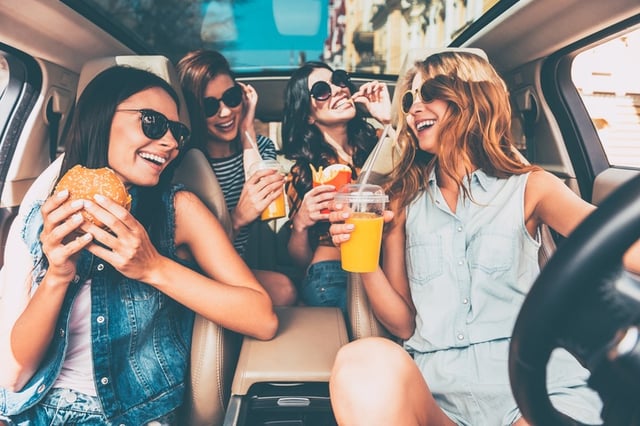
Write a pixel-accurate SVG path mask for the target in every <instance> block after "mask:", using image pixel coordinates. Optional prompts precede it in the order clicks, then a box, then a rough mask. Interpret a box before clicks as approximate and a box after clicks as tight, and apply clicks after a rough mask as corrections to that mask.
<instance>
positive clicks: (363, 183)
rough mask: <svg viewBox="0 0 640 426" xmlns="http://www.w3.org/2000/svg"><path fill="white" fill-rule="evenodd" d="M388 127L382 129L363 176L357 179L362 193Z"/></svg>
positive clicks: (388, 125)
mask: <svg viewBox="0 0 640 426" xmlns="http://www.w3.org/2000/svg"><path fill="white" fill-rule="evenodd" d="M390 127H391V125H390V124H387V125H386V126H384V129H382V134H381V135H380V139H378V143H377V144H376V146H374V147H373V151H372V152H371V157H370V159H369V164H368V165H367V168H366V170H365V171H364V174H363V175H361V176H362V178H361V179H358V183H360V184H361V186H360V191H362V188H363V187H364V185H365V184H366V183H367V181H368V180H369V175H370V174H371V169H373V165H374V164H375V162H376V158H378V154H380V151H382V141H383V140H384V138H385V137H386V136H387V133H389V128H390Z"/></svg>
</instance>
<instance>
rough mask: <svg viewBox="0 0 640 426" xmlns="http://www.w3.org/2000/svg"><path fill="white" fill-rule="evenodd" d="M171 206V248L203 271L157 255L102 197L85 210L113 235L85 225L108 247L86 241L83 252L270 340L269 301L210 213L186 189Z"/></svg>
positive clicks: (138, 227) (126, 217)
mask: <svg viewBox="0 0 640 426" xmlns="http://www.w3.org/2000/svg"><path fill="white" fill-rule="evenodd" d="M105 209H108V210H109V211H110V212H111V213H109V211H107V210H105ZM175 209H176V247H179V246H184V247H186V248H188V250H189V252H190V253H191V254H192V255H193V257H194V259H195V260H196V262H197V263H198V265H199V266H200V267H201V268H202V270H203V271H204V274H205V275H202V274H200V273H198V272H196V271H193V270H191V269H189V268H187V267H184V266H182V265H181V264H179V263H177V262H175V261H173V260H171V259H169V258H166V257H164V256H162V255H160V254H159V253H158V252H157V250H156V249H155V247H154V246H153V245H152V244H151V242H150V241H149V237H148V235H147V233H146V232H145V230H144V228H142V226H141V225H140V223H139V222H138V221H137V220H135V218H134V217H133V216H131V215H130V213H129V212H127V211H126V210H125V209H123V208H121V207H120V206H118V205H116V204H115V203H113V202H112V201H111V200H108V199H104V198H102V199H100V200H96V202H95V203H91V205H90V206H88V207H87V210H88V211H89V212H90V213H91V214H92V215H94V216H95V217H97V218H98V219H100V220H101V221H102V222H103V223H105V224H107V226H108V227H109V228H110V229H111V230H112V231H113V234H111V233H109V232H106V231H104V230H101V229H96V227H95V226H94V225H90V228H91V229H92V233H94V235H95V237H96V240H97V241H100V242H101V243H102V244H104V245H105V246H106V247H108V248H105V247H101V246H100V245H97V244H90V245H89V246H88V250H89V251H91V252H92V253H93V254H95V255H96V256H99V257H101V258H102V259H104V260H105V261H107V262H109V263H110V264H111V265H113V266H114V267H115V268H116V269H117V270H118V271H120V272H121V273H122V274H124V275H125V276H127V277H129V278H132V279H136V280H138V281H142V282H144V283H147V284H149V285H150V286H152V287H155V288H157V289H158V290H160V291H162V292H163V293H165V294H166V295H168V296H169V297H171V298H173V299H175V300H176V301H178V302H180V303H182V304H183V305H185V306H187V307H188V308H189V309H191V310H193V311H195V312H197V313H199V314H201V315H202V316H204V317H205V318H207V319H209V320H211V321H213V322H215V323H217V324H220V325H221V326H223V327H225V328H228V329H230V330H233V331H236V332H238V333H242V334H247V335H250V336H253V337H256V338H258V339H270V338H272V337H273V336H274V335H275V333H276V329H277V317H276V315H275V313H274V312H273V306H272V304H271V299H270V298H269V296H268V294H267V293H266V291H265V290H264V289H263V288H262V286H260V284H259V283H258V281H257V279H256V278H255V276H254V275H253V274H252V273H251V270H250V269H249V268H248V266H247V265H246V264H245V263H244V261H243V260H242V259H241V258H240V256H239V255H238V254H237V252H236V251H235V249H234V248H233V245H232V244H231V242H230V241H229V239H228V237H227V236H226V234H225V232H224V229H223V228H222V226H221V225H220V223H219V222H218V221H217V219H216V218H215V216H213V214H212V213H211V212H210V211H209V209H207V207H206V206H205V205H204V204H203V203H202V202H201V201H200V199H199V198H198V197H197V196H196V195H194V194H192V193H190V192H186V191H182V192H179V193H177V194H176V197H175ZM103 219H104V220H103Z"/></svg>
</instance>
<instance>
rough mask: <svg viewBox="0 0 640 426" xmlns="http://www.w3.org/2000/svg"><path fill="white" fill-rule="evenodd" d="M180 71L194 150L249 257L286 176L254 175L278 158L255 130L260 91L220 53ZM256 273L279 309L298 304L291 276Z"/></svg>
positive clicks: (186, 62)
mask: <svg viewBox="0 0 640 426" xmlns="http://www.w3.org/2000/svg"><path fill="white" fill-rule="evenodd" d="M178 73H179V74H180V81H181V83H182V88H183V91H184V94H185V97H186V99H187V104H188V106H189V113H190V116H191V126H192V130H193V137H192V141H193V146H195V147H197V148H198V149H200V150H201V151H202V152H203V153H204V154H205V155H206V156H207V158H208V159H209V164H211V168H212V169H213V171H214V173H215V174H216V177H217V179H218V182H219V183H220V187H221V188H222V192H223V194H224V199H225V202H226V204H227V208H228V209H229V214H230V216H231V223H232V226H233V242H234V246H235V247H236V250H238V253H240V255H244V252H245V248H246V245H247V242H248V239H249V230H250V229H249V228H250V225H251V224H253V223H254V222H255V221H256V220H258V219H259V217H260V215H261V213H262V211H264V210H265V208H267V206H268V205H269V204H270V203H271V202H272V201H273V200H275V199H276V198H278V197H279V196H280V195H281V194H282V191H283V187H284V175H283V174H281V173H278V172H276V171H275V170H258V171H255V172H254V171H253V170H252V167H251V166H252V164H254V163H256V162H258V161H260V160H262V159H265V160H275V159H276V148H275V145H274V143H273V141H272V140H271V139H269V138H267V137H266V136H263V135H258V134H256V131H255V127H254V118H255V112H256V105H257V103H258V93H257V92H256V91H255V89H254V88H253V87H251V86H250V85H248V84H243V83H241V82H239V81H236V79H235V77H234V75H233V73H232V71H231V67H230V66H229V62H228V61H227V59H226V58H225V57H224V56H223V55H222V54H220V53H219V52H216V51H214V50H204V49H200V50H195V51H193V52H189V53H187V54H186V55H185V56H184V57H183V58H182V59H181V60H180V61H179V62H178ZM256 148H257V150H256ZM258 153H259V154H258ZM253 272H254V274H255V275H256V277H258V281H260V283H261V284H262V285H263V286H264V288H265V289H266V290H267V292H268V293H269V295H270V296H271V299H272V300H273V303H274V304H275V305H291V304H293V303H294V302H295V301H296V298H297V295H296V289H295V286H294V285H293V283H292V281H291V279H289V278H288V277H287V276H286V275H285V274H283V273H280V272H277V271H267V270H258V269H254V270H253Z"/></svg>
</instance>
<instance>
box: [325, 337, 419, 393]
mask: <svg viewBox="0 0 640 426" xmlns="http://www.w3.org/2000/svg"><path fill="white" fill-rule="evenodd" d="M407 358H408V360H409V361H411V358H410V357H409V356H408V354H407V353H406V351H405V350H404V349H403V348H402V347H401V346H400V345H398V344H397V343H395V342H393V341H391V340H389V339H386V338H384V337H368V338H364V339H358V340H356V341H353V342H351V343H349V344H347V345H345V346H343V347H342V348H340V350H339V351H338V354H337V355H336V359H335V363H334V366H333V371H332V373H331V380H332V381H334V382H336V383H338V382H340V381H341V380H348V381H352V380H354V378H357V377H359V378H360V379H361V380H358V382H362V381H367V380H371V379H372V378H373V377H372V374H374V375H377V376H378V377H380V375H379V374H380V373H382V372H385V371H390V370H391V369H390V368H389V366H390V365H394V366H399V365H401V364H402V362H403V360H405V361H406V359H407ZM356 376H357V377H356Z"/></svg>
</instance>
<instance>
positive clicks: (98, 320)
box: [96, 315, 104, 324]
mask: <svg viewBox="0 0 640 426" xmlns="http://www.w3.org/2000/svg"><path fill="white" fill-rule="evenodd" d="M96 321H97V322H98V324H102V323H103V322H104V316H102V315H99V316H98V318H96Z"/></svg>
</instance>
